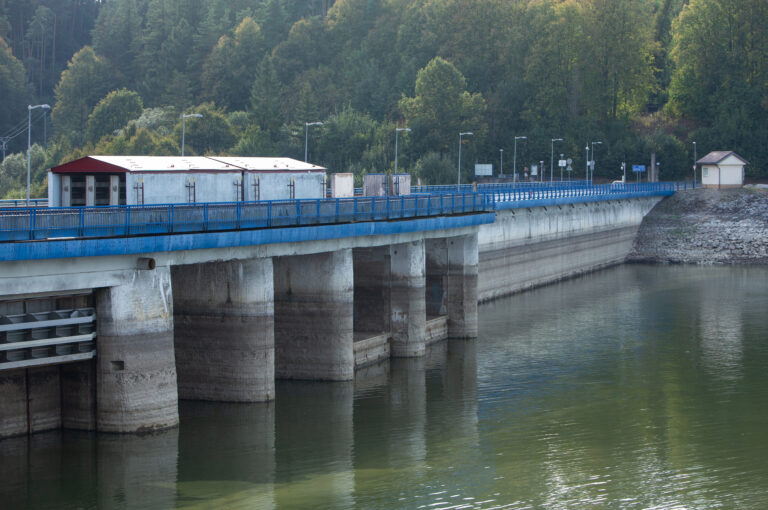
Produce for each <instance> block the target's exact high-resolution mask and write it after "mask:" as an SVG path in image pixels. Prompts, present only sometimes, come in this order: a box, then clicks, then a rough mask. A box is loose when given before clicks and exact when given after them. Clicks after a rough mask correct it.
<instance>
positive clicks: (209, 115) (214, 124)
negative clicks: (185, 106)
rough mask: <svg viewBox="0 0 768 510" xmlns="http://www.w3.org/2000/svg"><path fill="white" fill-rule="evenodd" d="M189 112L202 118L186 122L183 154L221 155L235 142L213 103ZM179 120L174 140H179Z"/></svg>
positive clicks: (225, 118)
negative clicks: (200, 115) (198, 114)
mask: <svg viewBox="0 0 768 510" xmlns="http://www.w3.org/2000/svg"><path fill="white" fill-rule="evenodd" d="M190 111H192V112H195V113H200V114H202V115H203V116H202V118H199V119H192V121H190V120H189V119H188V120H187V122H186V136H185V142H184V143H185V149H184V150H185V152H188V153H189V154H223V153H225V152H226V151H228V150H229V149H231V148H232V146H233V145H235V143H236V142H237V137H236V136H235V133H234V132H233V130H232V126H230V125H229V122H228V121H227V117H226V115H225V114H224V112H223V111H222V110H221V109H218V108H216V106H215V105H214V104H213V103H204V104H201V105H199V106H196V107H194V108H192V109H190ZM181 128H182V125H181V120H179V121H178V123H177V124H176V127H175V129H174V135H175V136H174V138H176V139H178V140H181Z"/></svg>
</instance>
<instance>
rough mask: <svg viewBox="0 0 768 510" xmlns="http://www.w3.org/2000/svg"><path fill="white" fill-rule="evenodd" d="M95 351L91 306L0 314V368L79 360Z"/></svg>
mask: <svg viewBox="0 0 768 510" xmlns="http://www.w3.org/2000/svg"><path fill="white" fill-rule="evenodd" d="M95 355H96V311H95V310H94V309H93V308H78V309H73V310H56V311H52V312H39V313H24V314H18V315H0V370H11V369H16V368H25V367H32V366H40V365H50V364H57V363H68V362H73V361H81V360H84V359H90V358H93V357H94V356H95Z"/></svg>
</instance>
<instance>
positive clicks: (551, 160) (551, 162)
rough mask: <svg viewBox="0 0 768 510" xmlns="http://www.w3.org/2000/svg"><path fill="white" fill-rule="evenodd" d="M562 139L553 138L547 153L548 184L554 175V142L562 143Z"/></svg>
mask: <svg viewBox="0 0 768 510" xmlns="http://www.w3.org/2000/svg"><path fill="white" fill-rule="evenodd" d="M562 141H563V139H562V138H553V139H552V146H551V147H550V153H549V182H550V183H551V182H552V180H553V177H554V175H555V142H562Z"/></svg>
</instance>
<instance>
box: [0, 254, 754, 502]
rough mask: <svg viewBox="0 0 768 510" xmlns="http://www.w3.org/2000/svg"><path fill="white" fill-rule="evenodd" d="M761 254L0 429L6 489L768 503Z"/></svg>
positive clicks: (204, 496)
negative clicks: (336, 362)
mask: <svg viewBox="0 0 768 510" xmlns="http://www.w3.org/2000/svg"><path fill="white" fill-rule="evenodd" d="M766 284H768V269H766V268H716V267H709V268H682V267H660V266H626V267H621V268H616V269H612V270H609V271H604V272H601V273H595V274H591V275H587V276H585V277H583V278H579V279H575V280H572V281H569V282H563V283H561V284H558V285H553V286H550V287H546V288H542V289H537V290H534V291H531V292H527V293H523V294H519V295H517V296H513V297H511V298H508V299H503V300H499V301H495V302H492V303H488V304H486V305H484V306H482V307H481V308H480V310H479V313H480V325H481V326H480V337H479V338H478V340H477V341H448V342H443V343H439V344H436V345H433V346H431V347H430V348H429V350H428V352H427V355H426V356H425V357H423V358H418V359H396V360H392V361H391V363H384V364H380V365H376V366H371V367H367V368H366V369H364V370H362V371H359V372H358V373H357V374H356V376H355V380H354V382H349V383H312V382H281V383H279V384H278V385H277V399H276V401H275V402H273V403H269V404H214V403H206V402H183V403H182V405H181V407H180V411H181V412H180V415H181V427H180V429H178V430H176V431H167V432H165V433H161V434H153V435H150V436H145V437H136V436H116V435H94V434H85V433H69V432H65V433H49V434H39V435H34V436H32V437H30V438H20V439H12V440H5V441H0V458H1V459H2V462H0V477H2V478H0V479H1V480H3V482H2V483H1V484H0V502H2V506H3V507H4V508H5V507H9V508H171V507H178V508H185V509H188V508H217V509H218V508H267V509H278V510H283V509H293V508H333V509H352V508H361V509H362V508H365V509H369V508H374V509H375V508H382V509H390V508H555V509H557V508H583V507H598V508H600V507H609V508H669V509H672V508H697V509H698V508H705V509H706V508H763V507H766V506H768V482H767V481H766V480H768V463H766V462H765V459H766V458H768V435H766V433H765V430H766V427H768V407H767V406H765V405H764V404H765V402H766V399H768V340H767V339H768V335H767V334H766V333H767V332H768V314H766V313H765V310H766V308H768V285H766Z"/></svg>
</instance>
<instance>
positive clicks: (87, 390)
mask: <svg viewBox="0 0 768 510" xmlns="http://www.w3.org/2000/svg"><path fill="white" fill-rule="evenodd" d="M59 368H60V370H61V372H60V373H61V383H60V384H61V426H62V427H63V428H65V429H76V430H96V362H95V361H94V360H88V361H83V362H80V363H71V364H66V365H60V367H59Z"/></svg>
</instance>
